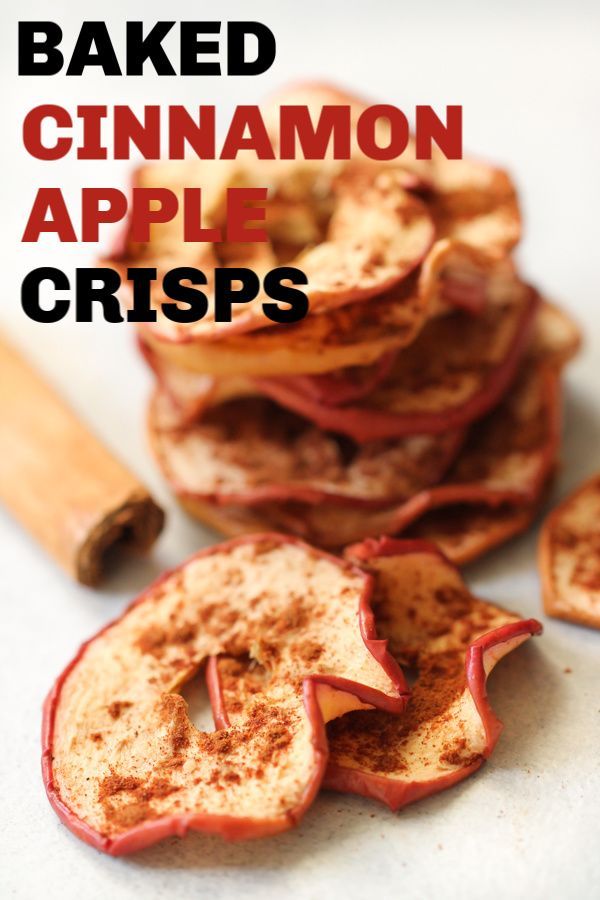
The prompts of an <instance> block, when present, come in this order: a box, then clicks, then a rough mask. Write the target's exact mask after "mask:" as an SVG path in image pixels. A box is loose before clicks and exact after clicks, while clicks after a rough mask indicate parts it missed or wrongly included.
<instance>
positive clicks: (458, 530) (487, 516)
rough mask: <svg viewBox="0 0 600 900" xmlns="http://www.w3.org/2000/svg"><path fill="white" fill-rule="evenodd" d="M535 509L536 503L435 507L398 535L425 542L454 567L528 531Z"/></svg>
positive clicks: (466, 504)
mask: <svg viewBox="0 0 600 900" xmlns="http://www.w3.org/2000/svg"><path fill="white" fill-rule="evenodd" d="M538 508H539V501H538V503H530V504H528V505H526V506H513V505H512V504H510V503H505V504H503V505H502V506H485V504H483V503H481V504H479V505H477V504H472V503H471V504H469V503H464V504H457V505H456V506H447V507H439V508H438V509H432V510H431V512H428V513H425V515H424V516H421V518H420V519H418V520H417V521H416V522H414V523H413V524H412V525H409V527H408V528H406V529H405V530H404V531H403V532H402V536H403V538H413V539H417V540H426V541H429V542H430V543H433V544H435V545H436V547H439V549H440V550H441V551H442V553H443V554H444V555H445V556H446V557H447V558H448V559H449V560H450V562H452V563H453V564H454V565H455V566H466V565H467V563H470V562H473V560H475V559H479V557H481V556H484V555H485V554H486V553H489V552H490V550H493V549H494V548H495V547H498V546H499V545H500V544H505V543H506V542H507V541H509V540H510V539H511V538H513V537H516V535H518V534H521V532H523V531H525V530H526V529H527V528H529V526H530V525H531V523H532V521H533V519H534V518H535V515H536V513H537V511H538Z"/></svg>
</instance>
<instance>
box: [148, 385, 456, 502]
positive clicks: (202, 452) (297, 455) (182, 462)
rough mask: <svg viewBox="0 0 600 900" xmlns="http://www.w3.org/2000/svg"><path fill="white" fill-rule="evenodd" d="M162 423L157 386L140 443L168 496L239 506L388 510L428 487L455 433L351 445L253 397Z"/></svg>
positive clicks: (448, 456)
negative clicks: (190, 420)
mask: <svg viewBox="0 0 600 900" xmlns="http://www.w3.org/2000/svg"><path fill="white" fill-rule="evenodd" d="M171 423H172V417H171V413H170V400H169V398H168V397H167V396H166V394H165V393H164V392H161V391H158V392H157V393H156V394H155V397H154V400H153V401H152V403H151V408H150V417H149V425H150V440H151V445H152V449H153V451H154V454H155V456H156V459H157V461H158V463H159V465H160V467H161V469H162V471H163V473H164V475H165V477H166V478H167V480H168V482H169V484H170V485H171V487H172V488H173V490H174V491H175V493H176V494H177V495H178V496H179V497H181V498H186V499H190V500H195V499H198V500H200V501H209V502H214V503H219V504H224V505H227V504H234V505H236V504H237V505H242V506H254V505H256V504H261V503H268V502H273V501H277V502H287V501H299V502H303V503H308V504H321V503H322V502H324V501H327V502H328V503H331V504H342V505H345V506H347V505H351V506H353V507H358V506H369V507H377V506H389V504H390V502H393V501H394V499H395V500H396V502H400V501H402V500H406V499H407V498H408V497H411V496H412V495H413V494H415V493H416V492H418V491H420V490H422V489H423V488H425V487H427V486H429V485H431V484H436V483H437V482H438V481H439V480H440V479H441V478H442V476H443V475H444V472H445V471H446V470H447V469H448V466H449V465H450V464H451V463H452V461H453V460H454V458H455V457H456V454H457V453H458V452H459V450H460V447H461V445H462V441H463V438H464V433H463V432H462V431H461V430H458V429H455V430H454V431H448V432H446V433H445V434H441V435H423V436H411V437H407V438H404V439H403V440H398V441H378V442H373V443H371V444H369V445H365V446H362V447H359V446H352V445H351V444H350V442H348V441H343V440H340V439H338V438H336V437H335V436H334V435H332V434H328V433H326V432H324V431H321V430H320V429H318V428H316V427H315V426H314V425H311V424H310V423H309V422H307V421H306V420H305V419H302V418H300V417H298V416H296V415H295V414H294V413H291V412H289V411H288V410H285V409H281V408H280V407H277V406H276V405H275V404H273V403H272V402H271V401H270V400H267V399H265V398H263V397H247V398H245V399H236V400H232V401H230V402H228V403H222V404H221V405H219V406H215V407H212V408H210V409H208V410H206V411H205V413H204V415H203V417H202V418H201V420H200V421H199V422H197V423H194V424H193V425H190V426H188V427H186V428H175V429H174V428H172V425H171Z"/></svg>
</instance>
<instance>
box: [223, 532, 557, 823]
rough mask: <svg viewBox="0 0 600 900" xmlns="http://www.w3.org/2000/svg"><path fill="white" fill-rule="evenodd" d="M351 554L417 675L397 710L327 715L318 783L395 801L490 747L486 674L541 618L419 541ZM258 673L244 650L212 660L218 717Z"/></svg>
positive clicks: (227, 716)
mask: <svg viewBox="0 0 600 900" xmlns="http://www.w3.org/2000/svg"><path fill="white" fill-rule="evenodd" d="M350 555H351V558H352V559H353V560H355V561H356V562H357V563H358V564H359V565H360V566H362V567H365V569H366V570H367V571H369V572H371V574H372V575H373V576H374V578H375V592H374V611H375V616H376V623H377V629H378V632H379V633H380V634H381V635H382V636H385V637H386V638H387V639H388V642H389V647H390V650H391V651H392V653H393V654H394V656H395V657H396V659H397V660H398V662H399V663H400V664H401V665H403V666H406V667H407V668H408V670H410V671H413V672H416V680H415V682H414V684H413V687H412V690H411V696H410V699H409V701H408V705H407V707H406V710H405V712H404V713H403V714H402V715H401V716H391V715H389V714H386V713H384V712H379V711H370V712H351V713H349V714H348V715H346V716H343V717H342V718H340V719H338V720H336V721H335V722H332V723H331V724H330V725H328V727H327V735H328V740H329V748H330V758H329V764H328V767H327V773H326V776H325V781H324V786H325V787H329V788H333V789H334V790H340V791H345V792H348V793H357V794H362V795H364V796H367V797H372V798H374V799H376V800H380V801H381V802H383V803H385V804H387V805H388V806H389V807H391V808H392V809H394V810H396V809H398V808H399V807H401V806H405V805H407V804H408V803H412V802H414V801H415V800H419V799H421V798H423V797H427V796H429V795H430V794H434V793H436V792H438V791H441V790H443V789H445V788H447V787H450V786H451V785H452V784H455V783H456V782H458V781H461V780H462V779H464V778H466V777H467V776H468V775H469V774H470V773H471V772H474V771H475V770H476V769H478V768H479V767H480V766H481V764H482V763H483V761H484V760H485V759H486V758H487V757H488V756H489V755H490V754H491V752H492V750H493V749H494V746H495V744H496V742H497V740H498V737H499V735H500V731H501V728H502V725H501V723H500V722H499V720H498V719H497V718H496V716H495V715H494V713H493V711H492V709H491V707H490V705H489V701H488V699H487V696H486V689H485V682H486V679H487V676H488V675H489V673H490V671H491V670H492V668H493V667H494V665H495V664H496V663H497V662H498V661H499V660H500V659H501V658H502V657H503V656H505V655H506V654H507V653H508V652H510V651H511V650H513V649H514V648H516V647H517V646H519V644H521V643H523V641H525V640H527V638H529V637H530V636H531V635H533V634H539V633H540V631H541V625H540V623H539V622H537V621H536V620H535V619H527V620H522V619H521V618H520V617H519V616H518V615H516V614H514V613H511V612H507V611H506V610H503V609H501V608H500V607H497V606H495V605H493V604H491V603H488V602H485V601H483V600H479V599H477V598H476V597H474V596H473V595H472V594H471V593H470V592H469V591H468V589H467V587H466V585H465V584H464V582H463V580H462V579H461V577H460V574H459V572H458V571H457V569H456V568H455V567H454V566H452V565H451V564H450V563H449V562H448V561H447V560H446V559H445V558H444V556H443V555H442V554H441V553H440V552H439V550H437V549H436V548H435V547H434V546H433V545H432V544H430V543H427V542H425V541H396V540H390V539H387V538H385V539H383V540H381V541H366V542H365V543H364V544H362V545H359V546H358V547H356V548H352V550H351V551H350ZM263 677H264V676H263V673H262V672H261V670H260V668H257V667H255V666H253V665H252V664H249V663H248V662H247V661H246V660H242V659H231V658H221V659H219V660H218V661H217V660H215V661H214V662H212V663H211V667H210V681H211V697H212V701H213V714H214V716H215V721H216V723H217V726H218V727H226V726H227V725H229V724H230V723H235V722H236V721H237V719H238V717H240V716H243V715H244V710H245V709H246V708H247V705H248V703H250V702H251V698H252V696H253V692H254V691H256V690H260V689H261V687H260V686H261V683H262V679H263Z"/></svg>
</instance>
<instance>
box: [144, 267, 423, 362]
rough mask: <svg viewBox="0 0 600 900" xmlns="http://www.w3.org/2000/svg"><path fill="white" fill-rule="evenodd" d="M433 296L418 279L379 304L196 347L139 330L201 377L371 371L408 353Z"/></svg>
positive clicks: (166, 356) (189, 340)
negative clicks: (387, 358) (390, 356)
mask: <svg viewBox="0 0 600 900" xmlns="http://www.w3.org/2000/svg"><path fill="white" fill-rule="evenodd" d="M429 303H430V297H429V294H428V293H426V292H424V291H422V290H420V289H419V287H418V284H417V279H416V278H415V277H409V278H407V279H405V280H404V281H402V282H401V283H400V284H399V285H398V286H397V287H396V288H394V289H393V290H392V291H390V292H389V293H388V294H385V295H383V296H381V297H378V298H377V301H376V302H366V301H365V302H362V303H353V304H350V305H346V306H343V307H340V308H338V309H334V310H332V311H330V312H328V313H322V314H321V315H312V313H309V315H308V316H307V317H306V318H304V319H302V321H301V322H297V323H293V324H289V325H278V326H277V328H270V327H269V328H261V329H259V330H257V331H253V332H251V333H249V334H235V335H232V336H231V337H228V338H226V339H223V340H219V341H212V342H210V341H203V342H198V341H195V340H193V339H192V337H191V335H190V334H188V335H187V337H186V336H185V335H184V334H183V332H181V333H179V335H178V337H177V338H173V336H172V335H171V336H170V337H167V335H166V333H165V332H164V331H163V332H161V333H160V334H159V333H158V332H157V331H156V329H151V328H148V327H142V326H141V327H140V332H141V335H142V339H143V341H144V343H145V344H146V345H147V346H149V347H150V348H151V349H152V350H153V351H154V353H156V354H157V355H158V356H160V357H161V359H162V360H164V361H166V362H168V363H170V364H171V365H175V366H177V367H179V368H182V369H186V370H189V371H192V372H197V373H199V374H208V375H218V376H230V375H232V374H235V375H246V376H254V375H262V376H265V375H267V376H271V375H296V374H298V373H302V374H318V373H321V372H332V371H336V370H338V369H343V368H346V367H349V366H368V365H371V364H373V363H375V362H376V361H377V360H378V359H379V358H380V357H381V356H382V355H384V354H385V353H388V352H389V351H390V350H395V349H397V348H399V347H404V346H405V345H406V344H409V343H410V342H411V341H412V340H414V338H415V336H416V335H417V334H418V332H419V331H420V329H421V328H422V326H423V324H424V322H425V319H426V315H427V311H428V309H429Z"/></svg>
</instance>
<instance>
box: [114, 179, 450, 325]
mask: <svg viewBox="0 0 600 900" xmlns="http://www.w3.org/2000/svg"><path fill="white" fill-rule="evenodd" d="M163 169H164V165H162V164H161V165H160V166H159V168H158V171H159V172H160V177H162V174H163ZM184 171H185V170H184ZM227 171H228V172H229V167H228V168H227ZM259 171H260V170H259ZM257 175H258V173H257ZM238 177H239V178H243V177H244V176H243V175H239V173H238ZM256 177H257V176H256ZM138 178H139V176H138ZM149 179H150V180H151V177H150V176H149V175H146V180H149ZM255 183H256V184H260V181H256V182H255ZM227 186H228V187H229V186H231V185H229V184H228V185H227ZM327 200H328V207H329V214H328V215H327V218H326V221H325V222H323V223H319V231H318V233H314V234H309V235H306V234H305V233H304V231H303V230H301V235H300V236H301V238H305V239H306V245H304V244H302V242H301V241H299V245H298V246H297V247H293V248H292V249H291V250H290V246H289V245H290V238H289V237H288V241H287V243H286V247H285V249H283V248H281V246H280V243H278V242H277V241H276V240H275V237H276V236H273V239H271V240H270V241H269V242H267V243H265V242H250V243H245V244H231V243H228V242H227V241H223V242H221V243H219V244H210V243H203V244H200V245H198V244H197V243H193V244H190V243H187V244H186V243H185V242H184V241H183V237H182V234H181V225H180V223H179V224H178V226H177V228H178V230H177V231H176V232H175V234H174V233H173V229H171V228H169V229H168V231H167V234H166V235H165V234H161V238H160V241H159V243H158V245H157V248H156V250H157V253H158V254H159V258H157V259H155V258H154V255H153V245H152V242H150V243H149V244H146V245H143V246H141V247H140V245H132V244H131V241H130V240H129V238H126V239H125V250H124V252H123V251H122V248H121V252H120V253H115V254H114V255H113V257H112V259H111V260H109V261H108V262H109V264H110V265H114V267H115V268H117V269H118V270H119V271H120V272H121V274H122V275H123V273H125V271H126V269H127V268H128V267H130V266H132V265H135V264H136V263H139V261H140V259H141V260H143V261H145V263H146V264H148V262H152V264H153V265H155V266H156V268H157V270H158V274H159V276H161V275H164V273H165V271H166V268H168V266H173V265H188V266H189V265H195V266H196V267H198V268H201V269H202V270H203V272H204V274H205V275H206V277H207V280H208V284H207V288H206V290H205V293H206V294H207V296H208V297H209V310H208V312H207V314H206V315H205V316H204V318H203V319H201V320H199V321H198V322H194V323H193V324H186V325H182V324H177V323H175V322H172V321H171V320H170V319H167V318H166V317H165V316H164V315H163V314H162V310H161V303H162V301H163V300H165V299H166V298H165V297H164V296H163V295H162V294H161V293H160V290H158V291H156V292H155V295H154V298H153V299H154V305H155V307H156V309H157V313H158V319H157V322H156V323H154V324H148V325H147V326H146V330H147V331H150V332H152V333H153V334H154V335H155V337H156V338H157V339H163V340H170V341H186V340H194V341H201V342H204V341H213V340H216V339H220V338H222V337H226V336H228V335H232V334H239V333H245V332H248V331H253V330H255V329H261V328H271V327H273V325H274V323H273V322H272V321H271V320H270V319H268V318H267V317H266V316H265V315H264V313H263V310H262V304H263V303H264V302H265V301H267V302H271V301H270V298H269V297H268V296H267V295H266V294H264V293H263V292H262V291H261V292H259V294H258V295H257V296H256V297H255V298H254V299H253V300H251V301H249V302H245V303H240V304H237V305H235V306H234V308H233V316H232V321H231V322H217V321H215V318H214V304H213V303H212V301H211V300H210V298H211V296H212V293H213V288H214V284H213V282H214V278H213V273H214V269H215V268H216V267H219V266H249V267H250V268H252V269H253V270H254V271H255V272H256V273H257V274H258V275H259V276H264V275H265V274H266V273H267V272H268V271H269V270H270V269H273V268H276V267H277V266H280V265H286V266H294V267H297V268H299V269H301V270H302V271H303V272H304V274H305V275H306V277H307V279H308V285H307V286H306V287H304V288H303V290H304V291H305V293H306V294H307V296H308V299H309V303H310V309H311V313H312V314H313V315H314V314H315V313H318V312H323V311H325V312H327V311H329V310H331V309H333V308H335V307H338V306H342V305H344V304H347V303H354V302H356V301H360V300H366V299H369V298H371V297H374V296H376V295H379V294H382V293H384V292H385V291H387V290H389V289H390V288H392V287H393V286H394V285H395V284H397V283H398V282H400V281H401V280H402V279H403V278H406V276H407V275H409V274H410V273H411V272H412V271H413V270H414V269H415V268H416V267H417V266H418V265H419V264H420V263H421V261H422V260H423V258H424V257H425V255H426V254H427V252H428V251H429V249H430V247H431V245H432V243H433V240H434V230H433V224H432V221H431V217H430V215H429V212H428V210H427V207H426V205H425V204H424V203H423V202H422V201H421V200H420V199H419V198H418V197H416V196H414V195H413V194H411V193H410V192H408V191H406V190H405V189H404V187H403V183H402V179H401V178H399V177H397V176H396V175H395V174H394V173H393V172H387V173H386V172H376V171H369V172H367V171H361V172H360V173H353V175H352V176H351V177H350V175H349V174H348V176H346V175H344V176H343V177H340V178H339V179H336V180H335V181H334V182H332V183H331V184H330V185H329V186H328V197H327ZM269 202H270V201H269V200H267V214H266V219H265V222H264V225H265V227H266V229H267V233H268V231H269V227H270V226H272V224H273V215H272V214H271V215H270V214H269V209H268V206H269ZM275 202H276V204H278V206H279V207H281V204H282V202H283V201H281V200H278V199H277V197H276V196H275ZM288 212H289V211H288V210H287V209H285V208H284V209H283V210H282V209H281V208H279V209H278V210H277V216H276V220H277V219H281V218H283V219H284V221H286V222H287V223H288V225H289V222H290V221H294V216H293V210H292V211H291V216H290V215H288ZM213 218H214V216H213ZM215 224H220V223H219V222H218V217H217V218H216V222H215ZM176 236H178V240H177V239H176ZM178 242H180V244H181V246H183V247H184V248H185V249H184V251H183V252H182V254H181V259H178V258H177V253H178V249H177V248H178V246H179V243H178ZM136 246H137V250H136ZM190 247H192V248H196V252H197V254H198V257H197V262H194V261H193V259H192V254H193V250H191V249H190ZM198 248H199V249H198ZM280 251H281V252H280ZM123 300H124V303H125V304H126V305H127V304H129V303H130V299H129V298H128V296H127V288H123Z"/></svg>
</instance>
